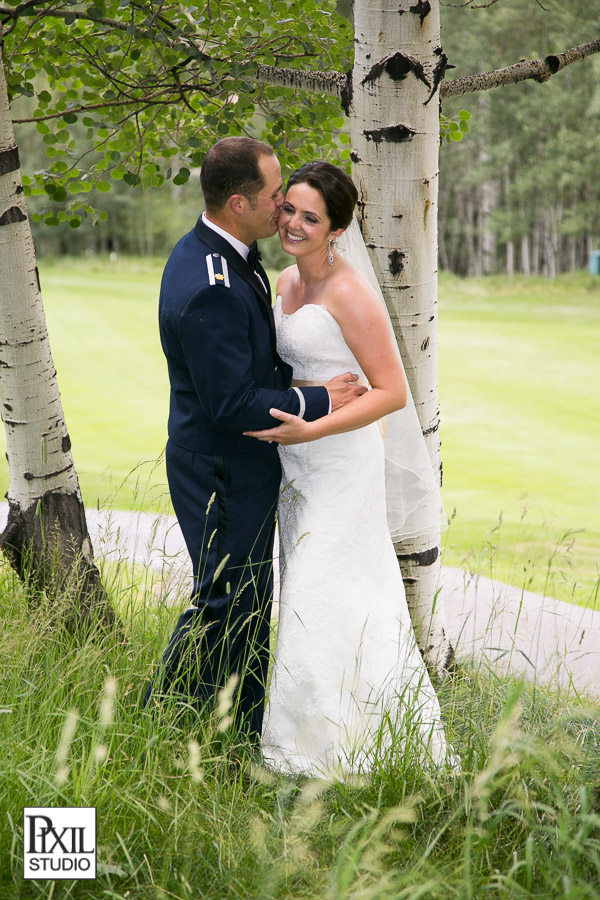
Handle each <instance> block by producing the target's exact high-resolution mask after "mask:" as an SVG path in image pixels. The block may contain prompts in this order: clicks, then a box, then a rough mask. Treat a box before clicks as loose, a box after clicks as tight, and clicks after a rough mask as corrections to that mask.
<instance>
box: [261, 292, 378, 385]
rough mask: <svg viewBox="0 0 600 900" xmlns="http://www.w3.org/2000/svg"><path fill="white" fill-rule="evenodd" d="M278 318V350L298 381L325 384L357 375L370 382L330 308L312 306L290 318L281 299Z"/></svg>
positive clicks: (276, 304) (279, 300) (276, 323)
mask: <svg viewBox="0 0 600 900" xmlns="http://www.w3.org/2000/svg"><path fill="white" fill-rule="evenodd" d="M274 314H275V325H276V328H277V350H278V352H279V355H280V356H281V358H282V359H283V360H284V361H285V362H287V363H289V365H290V366H291V367H292V369H293V370H294V378H295V379H298V380H302V381H317V382H319V383H321V384H324V383H325V382H326V381H329V379H330V378H333V376H334V375H341V374H343V373H344V372H355V373H356V374H357V375H359V376H360V380H361V381H366V380H367V379H366V377H365V375H364V372H363V371H362V369H361V368H360V366H359V365H358V363H357V361H356V359H355V357H354V355H353V354H352V352H351V350H350V348H349V347H348V345H347V344H346V341H345V340H344V335H343V334H342V329H341V328H340V326H339V325H338V323H337V322H336V320H335V319H334V318H333V316H332V315H331V313H330V312H329V311H328V310H327V307H325V306H319V305H317V304H308V305H306V306H302V307H300V309H299V310H297V312H295V313H292V314H291V315H286V314H285V313H284V311H283V301H282V299H281V297H277V301H276V303H275V308H274Z"/></svg>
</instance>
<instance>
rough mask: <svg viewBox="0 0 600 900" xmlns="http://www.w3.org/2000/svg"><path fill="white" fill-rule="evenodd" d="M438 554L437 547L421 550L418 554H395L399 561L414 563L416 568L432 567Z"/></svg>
mask: <svg viewBox="0 0 600 900" xmlns="http://www.w3.org/2000/svg"><path fill="white" fill-rule="evenodd" d="M439 554H440V551H439V548H438V547H431V548H430V549H429V550H422V551H421V552H420V553H403V554H397V557H398V560H399V561H401V560H403V561H404V562H415V563H416V564H417V565H418V566H432V565H433V564H434V562H435V561H436V559H437V558H438V556H439Z"/></svg>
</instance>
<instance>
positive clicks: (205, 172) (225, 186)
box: [200, 137, 274, 212]
mask: <svg viewBox="0 0 600 900" xmlns="http://www.w3.org/2000/svg"><path fill="white" fill-rule="evenodd" d="M261 156H274V153H273V149H272V147H269V145H268V144H265V143H263V142H262V141H257V140H255V139H254V138H249V137H228V138H223V140H221V141H217V143H216V144H213V146H212V147H211V148H210V150H208V152H207V154H206V156H205V157H204V161H203V163H202V168H201V170H200V186H201V188H202V193H203V195H204V202H205V204H206V210H207V212H217V211H218V210H220V209H222V208H223V207H224V206H225V204H226V203H227V201H228V200H229V198H230V197H231V196H233V194H243V196H244V197H247V198H248V200H249V201H250V203H251V204H252V203H254V200H255V198H256V195H257V194H258V192H259V191H260V190H262V188H263V187H264V186H265V180H264V178H263V176H262V173H261V171H260V168H259V160H260V158H261Z"/></svg>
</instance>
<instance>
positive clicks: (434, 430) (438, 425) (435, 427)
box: [423, 422, 440, 437]
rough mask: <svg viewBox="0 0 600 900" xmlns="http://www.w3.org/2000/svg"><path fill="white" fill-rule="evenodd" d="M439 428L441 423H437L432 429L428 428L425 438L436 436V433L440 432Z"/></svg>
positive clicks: (424, 434)
mask: <svg viewBox="0 0 600 900" xmlns="http://www.w3.org/2000/svg"><path fill="white" fill-rule="evenodd" d="M439 427H440V423H439V422H436V423H435V425H432V426H431V428H426V429H425V431H424V432H423V437H427V436H428V435H430V434H435V433H436V431H438V430H439Z"/></svg>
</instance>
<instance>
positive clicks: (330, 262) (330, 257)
mask: <svg viewBox="0 0 600 900" xmlns="http://www.w3.org/2000/svg"><path fill="white" fill-rule="evenodd" d="M334 240H335V238H329V243H328V244H327V264H328V265H330V266H332V265H333V250H332V249H331V245H332V244H333V242H334Z"/></svg>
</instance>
